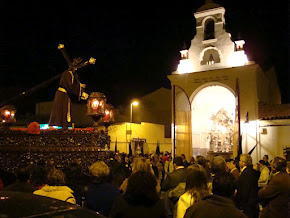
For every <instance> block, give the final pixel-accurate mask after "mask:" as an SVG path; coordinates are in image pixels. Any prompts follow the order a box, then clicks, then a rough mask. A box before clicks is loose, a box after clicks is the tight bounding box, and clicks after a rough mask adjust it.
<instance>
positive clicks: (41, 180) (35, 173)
mask: <svg viewBox="0 0 290 218" xmlns="http://www.w3.org/2000/svg"><path fill="white" fill-rule="evenodd" d="M47 173H48V169H47V168H46V167H45V162H44V161H43V160H41V161H39V162H38V163H37V165H36V166H34V167H33V169H32V172H31V176H30V182H31V184H32V185H33V187H34V189H35V190H39V189H41V188H42V187H43V186H45V185H46V184H45V183H46V177H47Z"/></svg>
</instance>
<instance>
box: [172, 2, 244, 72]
mask: <svg viewBox="0 0 290 218" xmlns="http://www.w3.org/2000/svg"><path fill="white" fill-rule="evenodd" d="M194 17H195V19H196V35H195V37H194V38H193V39H192V41H191V47H190V48H189V50H188V61H187V64H186V67H187V69H186V70H184V66H183V67H182V68H180V67H179V68H178V70H177V73H178V74H183V73H189V72H200V71H207V70H215V69H222V68H229V67H235V66H243V65H245V64H246V63H247V62H248V60H247V57H246V55H245V53H244V50H243V44H244V43H245V42H244V41H243V40H239V41H237V43H235V42H233V41H232V40H231V34H230V33H228V32H226V30H225V25H226V22H225V8H224V7H222V6H221V5H219V4H216V3H214V2H213V1H212V0H206V2H205V4H204V5H202V6H201V7H200V8H199V9H198V10H197V11H196V13H194ZM181 62H184V61H181ZM181 62H180V65H184V63H181ZM179 69H183V70H182V71H180V70H179Z"/></svg>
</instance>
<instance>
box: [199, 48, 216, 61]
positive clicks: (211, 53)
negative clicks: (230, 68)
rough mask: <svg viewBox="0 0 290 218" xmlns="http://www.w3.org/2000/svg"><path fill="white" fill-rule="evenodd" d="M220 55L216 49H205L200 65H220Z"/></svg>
mask: <svg viewBox="0 0 290 218" xmlns="http://www.w3.org/2000/svg"><path fill="white" fill-rule="evenodd" d="M220 62H221V59H220V54H219V52H218V51H217V50H216V49H211V48H210V49H207V50H206V51H205V52H204V54H203V57H202V60H201V62H200V64H201V65H212V64H215V63H220Z"/></svg>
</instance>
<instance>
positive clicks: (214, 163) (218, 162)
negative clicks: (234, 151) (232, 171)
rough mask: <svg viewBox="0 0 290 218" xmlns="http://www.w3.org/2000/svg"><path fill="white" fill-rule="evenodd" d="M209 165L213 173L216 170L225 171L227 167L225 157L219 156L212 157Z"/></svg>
mask: <svg viewBox="0 0 290 218" xmlns="http://www.w3.org/2000/svg"><path fill="white" fill-rule="evenodd" d="M210 166H211V171H212V173H214V174H215V173H217V172H226V169H227V163H226V161H225V159H224V158H223V157H221V156H216V157H214V158H213V159H212V160H211V162H210Z"/></svg>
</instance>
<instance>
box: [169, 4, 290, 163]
mask: <svg viewBox="0 0 290 218" xmlns="http://www.w3.org/2000/svg"><path fill="white" fill-rule="evenodd" d="M194 17H195V19H196V35H195V36H194V38H193V39H192V40H191V46H190V48H189V49H187V48H186V47H184V48H183V49H182V50H181V51H180V53H181V60H180V63H179V65H178V67H177V70H176V71H174V72H172V75H170V76H168V78H169V79H170V81H171V86H172V96H173V97H172V111H173V112H172V144H173V151H174V153H175V154H176V155H180V154H182V153H184V154H187V155H189V156H191V154H192V155H194V156H196V155H203V156H206V157H209V158H210V157H211V156H214V155H216V154H218V155H223V156H225V157H236V156H237V154H238V153H239V152H242V153H250V154H251V155H252V158H253V160H254V161H258V160H260V159H262V157H263V155H265V154H268V155H269V156H270V158H273V157H275V156H283V149H284V148H286V147H289V146H290V139H289V137H288V136H287V132H289V131H290V125H289V124H290V107H289V106H290V105H281V96H280V90H279V86H278V83H277V79H276V75H275V71H274V70H273V68H272V69H270V70H268V71H266V72H264V71H263V70H262V68H261V67H260V66H259V65H258V64H256V63H254V62H249V61H248V59H247V56H246V54H245V51H244V49H243V46H244V44H245V43H246V42H245V41H244V40H242V39H239V40H237V41H232V39H231V34H230V33H228V32H226V30H225V26H226V20H225V8H224V7H222V6H221V5H219V4H216V3H213V2H212V1H206V3H205V4H204V5H203V6H201V7H200V8H199V9H198V10H197V11H196V12H195V13H194ZM271 108H272V109H271ZM265 111H268V113H267V112H265Z"/></svg>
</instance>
